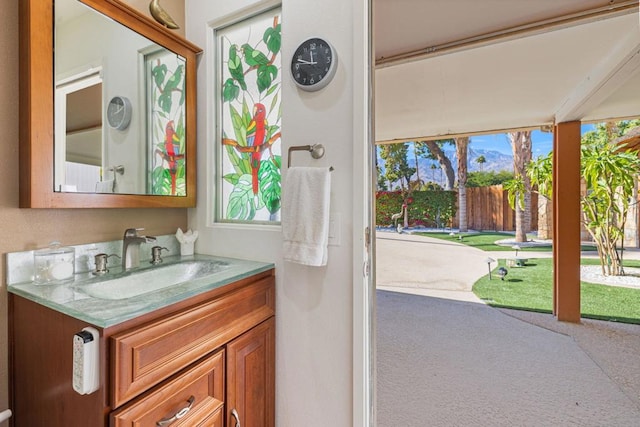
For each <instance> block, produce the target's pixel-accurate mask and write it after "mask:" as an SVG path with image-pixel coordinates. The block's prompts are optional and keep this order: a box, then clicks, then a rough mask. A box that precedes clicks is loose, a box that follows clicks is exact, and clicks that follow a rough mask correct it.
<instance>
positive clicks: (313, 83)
mask: <svg viewBox="0 0 640 427" xmlns="http://www.w3.org/2000/svg"><path fill="white" fill-rule="evenodd" d="M337 68H338V53H337V52H336V50H335V49H334V48H333V46H331V43H329V42H328V41H326V40H324V39H321V38H318V37H314V38H310V39H309V40H306V41H304V42H302V43H300V46H298V48H297V49H296V51H295V53H294V54H293V57H292V58H291V75H292V76H293V81H294V82H295V83H296V85H298V87H299V88H300V89H304V90H307V91H316V90H320V89H322V88H323V87H325V86H326V85H328V84H329V82H330V81H331V79H332V78H333V76H334V75H335V74H336V69H337Z"/></svg>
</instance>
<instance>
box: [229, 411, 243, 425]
mask: <svg viewBox="0 0 640 427" xmlns="http://www.w3.org/2000/svg"><path fill="white" fill-rule="evenodd" d="M231 416H232V417H233V418H235V419H236V425H235V427H241V426H240V415H238V411H236V408H233V409H232V410H231Z"/></svg>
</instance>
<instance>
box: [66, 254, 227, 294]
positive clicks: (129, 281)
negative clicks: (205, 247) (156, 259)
mask: <svg viewBox="0 0 640 427" xmlns="http://www.w3.org/2000/svg"><path fill="white" fill-rule="evenodd" d="M228 266H229V264H228V263H226V262H224V261H214V260H206V261H205V260H192V261H185V262H180V263H176V264H168V265H160V266H157V267H153V268H149V269H146V270H141V271H133V272H128V273H124V274H122V275H119V276H115V277H113V278H108V279H106V280H102V281H99V282H95V283H90V284H87V285H82V286H80V287H79V288H78V289H79V290H80V291H81V292H83V293H85V294H87V295H89V296H91V297H94V298H100V299H107V300H120V299H127V298H133V297H136V296H139V295H143V294H146V293H149V292H155V291H159V290H162V289H164V288H167V287H170V286H176V285H179V284H181V283H185V282H189V281H191V280H195V279H199V278H202V277H206V276H209V275H212V274H215V273H217V272H219V271H222V270H224V269H226V268H227V267H228Z"/></svg>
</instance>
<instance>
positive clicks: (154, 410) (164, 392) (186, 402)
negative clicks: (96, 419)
mask: <svg viewBox="0 0 640 427" xmlns="http://www.w3.org/2000/svg"><path fill="white" fill-rule="evenodd" d="M223 400H224V351H222V350H221V351H219V352H217V353H215V354H214V355H212V356H210V357H207V358H206V359H205V360H203V361H202V362H200V363H198V364H197V365H195V366H193V367H191V368H189V369H187V370H185V371H184V372H183V373H181V374H179V375H177V376H175V377H174V378H172V379H170V380H168V381H167V382H166V383H165V384H162V385H161V386H159V387H158V388H156V389H155V390H153V391H151V392H149V393H148V394H146V395H144V396H142V397H140V398H139V399H136V400H135V401H133V402H132V403H130V404H129V405H127V406H124V407H123V408H121V409H119V410H118V411H116V412H114V413H113V414H112V415H111V425H112V426H113V427H133V426H156V425H158V424H157V423H158V422H159V421H162V420H166V425H167V426H169V425H171V427H178V426H189V427H191V426H218V425H220V426H221V425H222V422H221V420H222V411H223ZM187 407H189V409H188V410H187V409H185V408H187ZM181 410H182V415H181V416H180V418H176V419H174V421H171V418H172V417H173V416H175V415H176V414H178V413H180V411H181ZM218 419H219V420H220V421H217V420H218Z"/></svg>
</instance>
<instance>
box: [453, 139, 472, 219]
mask: <svg viewBox="0 0 640 427" xmlns="http://www.w3.org/2000/svg"><path fill="white" fill-rule="evenodd" d="M455 142H456V157H457V159H458V212H459V215H458V218H459V220H458V227H459V229H460V232H464V231H468V229H467V157H468V155H467V152H468V148H469V137H468V136H465V137H462V138H455Z"/></svg>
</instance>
